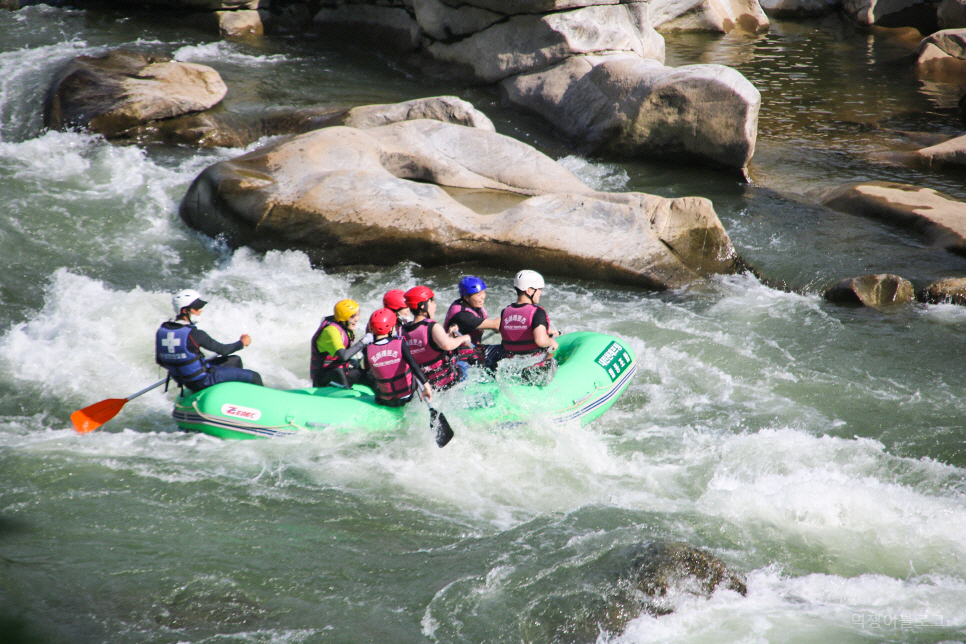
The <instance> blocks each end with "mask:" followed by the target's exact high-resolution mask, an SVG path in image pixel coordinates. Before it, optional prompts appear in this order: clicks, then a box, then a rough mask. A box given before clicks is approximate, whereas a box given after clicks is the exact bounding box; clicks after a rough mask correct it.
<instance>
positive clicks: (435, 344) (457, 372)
mask: <svg viewBox="0 0 966 644" xmlns="http://www.w3.org/2000/svg"><path fill="white" fill-rule="evenodd" d="M406 305H407V306H409V310H410V311H412V312H413V321H412V322H409V323H408V324H404V325H403V337H404V338H405V339H406V343H407V344H408V345H409V351H410V353H412V354H413V357H414V358H416V362H418V363H419V366H420V367H422V368H423V372H424V373H425V374H426V378H428V379H429V382H430V384H432V385H433V387H434V388H436V389H439V390H444V389H448V388H450V387H452V386H453V385H455V384H456V383H458V382H459V381H461V380H464V379H465V378H466V369H467V366H468V365H467V364H466V363H465V362H458V361H457V360H456V358H455V356H454V355H453V354H452V353H450V352H451V351H453V350H454V349H457V348H459V347H463V346H467V347H471V346H472V344H473V341H472V339H470V336H468V335H460V334H459V332H456V331H454V332H453V334H447V333H446V331H445V329H443V325H442V324H437V323H436V321H435V320H433V316H434V315H435V314H436V297H435V294H434V293H433V291H432V290H431V289H430V288H428V287H426V286H414V287H413V288H411V289H409V290H408V291H406Z"/></svg>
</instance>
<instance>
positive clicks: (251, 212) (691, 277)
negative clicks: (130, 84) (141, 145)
mask: <svg viewBox="0 0 966 644" xmlns="http://www.w3.org/2000/svg"><path fill="white" fill-rule="evenodd" d="M467 204H468V205H467ZM494 204H497V207H493V205H494ZM509 204H515V205H512V206H511V205H509ZM469 206H472V207H469ZM181 216H182V218H183V219H184V221H185V222H186V223H187V224H188V225H190V226H192V227H193V228H196V229H198V230H201V231H202V232H204V233H206V234H208V235H211V236H219V235H223V236H224V237H225V238H226V239H227V240H228V241H229V243H231V244H232V245H235V246H238V245H247V246H251V247H253V248H255V249H257V250H269V249H299V250H303V251H305V252H306V253H308V254H309V255H310V257H312V259H313V260H314V261H315V262H316V263H319V264H322V265H340V264H342V265H344V264H393V263H396V262H399V261H405V260H411V261H415V262H419V263H421V264H424V265H438V264H444V263H451V262H465V261H478V262H483V263H490V264H493V265H499V266H502V267H506V266H511V267H512V266H527V267H530V268H534V269H536V270H541V271H544V272H547V273H549V274H558V275H573V276H580V277H583V278H587V279H601V280H607V281H613V282H619V283H626V284H636V285H640V286H644V287H648V288H656V289H664V288H678V287H681V286H684V285H686V284H689V283H691V282H693V281H695V280H697V279H699V278H700V277H701V276H703V275H707V274H710V273H728V272H734V270H735V269H736V267H737V265H738V264H737V262H738V258H737V256H736V254H735V252H734V249H733V248H732V246H731V242H730V240H729V239H728V236H727V234H726V233H725V232H724V229H723V228H722V227H721V223H720V221H719V220H718V218H717V215H715V213H714V210H713V208H712V206H711V204H710V202H708V201H707V200H706V199H701V198H696V197H690V198H681V199H664V198H661V197H656V196H653V195H646V194H642V193H598V192H594V191H593V190H591V189H590V188H588V187H587V186H585V185H584V184H583V183H581V182H580V181H579V180H578V179H577V178H576V177H575V176H574V175H572V174H571V173H570V172H569V171H567V170H566V169H564V168H563V166H561V165H559V164H557V163H556V162H554V161H553V160H552V159H550V158H548V157H546V156H544V155H543V154H541V153H539V152H537V151H536V150H534V149H533V148H531V147H530V146H528V145H526V144H524V143H521V142H519V141H516V140H514V139H510V138H508V137H504V136H502V135H499V134H496V133H494V132H490V131H487V130H482V129H478V128H470V127H464V126H459V125H452V124H448V123H441V122H438V121H430V120H416V121H406V122H401V123H395V124H392V125H386V126H381V127H374V128H371V129H367V130H359V129H356V128H350V127H331V128H326V129H322V130H318V131H314V132H310V133H308V134H304V135H301V136H297V137H293V138H290V139H287V140H284V141H279V142H276V143H274V144H272V145H269V146H267V147H265V148H262V149H259V150H256V151H254V152H251V153H249V154H246V155H244V156H241V157H238V158H236V159H233V160H230V161H225V162H222V163H218V164H215V165H213V166H211V167H209V168H208V169H206V170H205V171H204V172H203V173H202V174H201V175H200V176H199V177H198V178H197V179H196V180H195V181H194V183H193V184H192V185H191V187H190V188H189V190H188V193H187V194H186V195H185V197H184V200H183V201H182V204H181Z"/></svg>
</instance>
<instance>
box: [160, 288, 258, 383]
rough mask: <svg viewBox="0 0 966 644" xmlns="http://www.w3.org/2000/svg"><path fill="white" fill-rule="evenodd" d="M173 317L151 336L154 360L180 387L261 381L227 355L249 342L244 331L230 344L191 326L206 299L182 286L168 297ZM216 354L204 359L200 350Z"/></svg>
mask: <svg viewBox="0 0 966 644" xmlns="http://www.w3.org/2000/svg"><path fill="white" fill-rule="evenodd" d="M171 304H172V306H173V307H174V313H175V318H174V319H173V320H169V321H167V322H164V323H163V324H162V325H161V327H160V328H159V329H158V332H157V334H156V337H155V360H156V361H157V363H158V364H159V365H161V366H162V367H164V368H165V369H167V370H168V373H169V374H170V375H171V377H172V378H173V379H174V381H175V382H177V383H178V384H179V385H181V386H182V387H186V388H188V389H189V390H191V391H201V390H202V389H205V388H206V387H210V386H212V385H215V384H218V383H220V382H233V381H237V382H248V383H251V384H253V385H261V384H262V377H261V375H259V373H258V372H257V371H252V370H251V369H244V368H243V367H242V360H241V358H240V357H239V356H234V355H230V354H232V353H235V352H236V351H240V350H241V349H242V348H244V347H247V346H248V345H249V344H251V342H252V339H251V337H250V336H249V335H248V334H247V333H246V334H243V335H242V336H241V338H239V339H238V341H237V342H232V343H231V344H222V343H221V342H218V341H217V340H214V339H213V338H212V337H211V336H210V335H208V334H207V333H205V332H204V331H202V330H201V329H199V328H198V327H197V326H195V322H194V320H193V319H192V318H197V317H198V316H199V315H201V309H202V308H203V307H204V306H205V304H207V302H206V301H205V300H203V299H201V295H199V294H198V292H197V291H193V290H190V289H188V290H184V291H181V292H179V293H176V294H175V295H174V297H172V298H171ZM202 349H207V350H208V351H212V352H214V353H216V354H218V357H217V358H212V359H208V358H206V357H205V354H204V353H203V352H202V351H201V350H202Z"/></svg>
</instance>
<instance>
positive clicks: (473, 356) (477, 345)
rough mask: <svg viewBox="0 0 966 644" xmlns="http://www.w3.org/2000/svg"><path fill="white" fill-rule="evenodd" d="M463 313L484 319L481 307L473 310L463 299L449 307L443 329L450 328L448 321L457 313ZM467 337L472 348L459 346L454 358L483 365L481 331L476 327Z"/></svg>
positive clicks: (483, 353)
mask: <svg viewBox="0 0 966 644" xmlns="http://www.w3.org/2000/svg"><path fill="white" fill-rule="evenodd" d="M463 311H469V312H470V313H472V314H473V315H475V316H476V317H478V318H480V319H481V320H485V319H486V309H484V308H482V307H481V308H479V309H474V308H473V307H472V306H470V305H469V304H467V303H466V302H465V301H464V300H463V298H460V299H458V300H456V301H455V302H453V303H452V304H450V305H449V310H448V311H447V312H446V321H445V322H443V328H444V329H448V328H449V327H450V326H451V324H450V320H452V319H453V316H454V315H456V314H457V313H462V312H463ZM469 336H470V340H472V341H473V346H472V347H468V346H466V345H465V344H464V345H460V347H459V348H458V349H457V350H456V357H457V358H458V359H459V360H466V361H467V362H469V363H470V364H473V363H479V364H483V362H484V361H485V359H486V353H485V349H484V348H483V345H482V344H481V341H482V340H483V331H482V330H480V329H479V328H478V327H477V328H476V329H473V330H472V331H470V332H469Z"/></svg>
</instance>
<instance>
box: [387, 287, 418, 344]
mask: <svg viewBox="0 0 966 644" xmlns="http://www.w3.org/2000/svg"><path fill="white" fill-rule="evenodd" d="M382 307H383V308H384V309H389V310H390V311H392V312H393V313H395V314H396V327H395V331H394V332H393V333H394V334H395V335H397V336H398V335H402V326H403V324H405V323H406V322H409V321H410V320H412V317H413V316H412V312H411V311H410V310H409V306H407V305H406V293H405V291H403V290H402V289H401V288H394V289H391V290H389V291H386V294H385V295H383V296H382Z"/></svg>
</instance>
